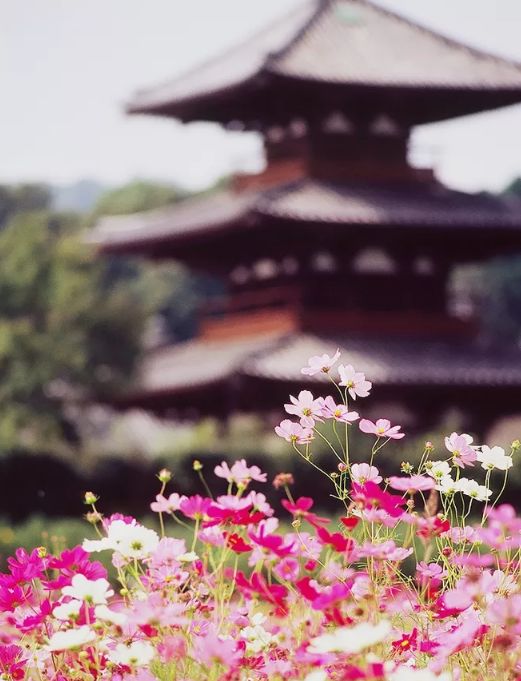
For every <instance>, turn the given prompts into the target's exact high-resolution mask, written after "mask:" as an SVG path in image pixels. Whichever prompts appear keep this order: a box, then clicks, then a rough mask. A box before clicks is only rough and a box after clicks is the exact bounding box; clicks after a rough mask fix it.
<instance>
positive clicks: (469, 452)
mask: <svg viewBox="0 0 521 681" xmlns="http://www.w3.org/2000/svg"><path fill="white" fill-rule="evenodd" d="M471 443H472V437H471V436H470V435H466V434H465V433H464V434H463V435H458V433H452V434H451V435H450V437H446V438H445V447H446V448H447V449H448V450H449V452H451V453H452V460H453V461H454V463H455V464H456V466H459V467H460V468H465V466H473V465H474V461H475V460H476V458H477V454H476V450H475V449H474V448H473V447H471Z"/></svg>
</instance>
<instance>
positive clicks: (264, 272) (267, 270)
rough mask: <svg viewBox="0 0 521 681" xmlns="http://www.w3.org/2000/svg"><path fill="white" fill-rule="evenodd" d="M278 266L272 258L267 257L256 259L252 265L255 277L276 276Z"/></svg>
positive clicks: (267, 277)
mask: <svg viewBox="0 0 521 681" xmlns="http://www.w3.org/2000/svg"><path fill="white" fill-rule="evenodd" d="M278 271H279V268H278V266H277V263H276V262H275V261H274V260H270V259H269V258H263V259H262V260H257V262H256V263H255V264H254V265H253V273H254V274H255V276H256V277H257V279H273V278H274V277H276V276H277V274H278Z"/></svg>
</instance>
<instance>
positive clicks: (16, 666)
mask: <svg viewBox="0 0 521 681" xmlns="http://www.w3.org/2000/svg"><path fill="white" fill-rule="evenodd" d="M23 656H24V650H23V648H20V647H19V646H16V645H11V644H9V645H0V672H2V674H1V676H2V678H5V679H25V670H24V668H25V665H26V662H27V661H26V660H25V659H24V657H23Z"/></svg>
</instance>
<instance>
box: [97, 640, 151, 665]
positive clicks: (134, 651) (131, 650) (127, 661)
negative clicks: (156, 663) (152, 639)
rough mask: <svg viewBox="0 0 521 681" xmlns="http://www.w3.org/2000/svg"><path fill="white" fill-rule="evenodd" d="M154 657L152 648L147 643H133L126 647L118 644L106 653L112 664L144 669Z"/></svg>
mask: <svg viewBox="0 0 521 681" xmlns="http://www.w3.org/2000/svg"><path fill="white" fill-rule="evenodd" d="M154 655H155V651H154V647H153V646H152V645H151V644H150V643H148V641H133V642H132V643H131V644H130V645H128V646H127V645H125V644H124V643H118V645H117V646H116V647H115V648H114V649H113V650H111V651H110V652H109V653H108V658H109V660H110V661H111V662H114V664H124V665H128V666H129V667H133V666H134V667H136V666H138V667H144V666H145V665H147V664H148V663H149V662H150V661H151V660H152V658H153V657H154Z"/></svg>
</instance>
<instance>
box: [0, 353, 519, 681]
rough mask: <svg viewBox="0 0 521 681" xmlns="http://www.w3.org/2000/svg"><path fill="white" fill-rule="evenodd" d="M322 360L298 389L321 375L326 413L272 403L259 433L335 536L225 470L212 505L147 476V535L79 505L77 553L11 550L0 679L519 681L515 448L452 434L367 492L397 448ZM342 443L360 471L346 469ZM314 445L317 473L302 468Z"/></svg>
mask: <svg viewBox="0 0 521 681" xmlns="http://www.w3.org/2000/svg"><path fill="white" fill-rule="evenodd" d="M339 360H340V357H339V355H338V353H336V354H335V355H334V356H332V357H329V356H328V355H322V356H320V357H312V358H310V360H309V363H308V366H307V367H304V368H303V369H302V372H303V374H306V375H314V374H325V375H326V377H327V378H328V379H329V381H330V389H329V390H328V391H327V392H329V393H330V394H329V395H325V396H323V397H315V396H314V395H313V394H311V392H309V391H306V390H304V391H301V392H300V393H299V395H298V396H291V398H290V401H289V402H288V404H286V405H285V410H286V412H287V415H288V416H289V417H290V418H286V419H284V420H282V422H281V423H280V425H279V426H277V428H276V429H275V430H276V433H277V434H278V435H279V436H280V437H282V438H284V439H285V440H287V441H288V447H291V448H293V450H294V452H295V456H296V457H300V458H301V459H302V466H313V467H314V468H315V470H316V475H317V476H326V477H327V478H328V480H329V482H330V484H331V496H332V497H333V498H334V499H335V500H336V502H337V503H338V516H337V517H336V518H335V519H331V518H327V517H322V516H321V515H319V514H318V513H317V512H315V510H314V508H315V506H320V502H321V500H320V499H313V498H311V497H307V496H306V497H299V498H295V497H294V496H293V494H292V483H293V476H292V475H291V474H288V473H284V472H282V471H281V472H280V473H279V474H278V475H277V476H276V477H275V478H274V480H272V481H268V480H267V475H266V474H265V473H264V472H263V471H262V470H261V469H260V468H259V467H258V466H249V465H248V464H247V463H246V461H245V460H239V461H236V462H234V463H233V464H231V465H230V464H229V463H227V462H224V461H223V462H222V463H221V464H219V465H217V466H216V467H215V469H214V471H213V472H212V475H215V476H217V477H218V478H220V479H221V481H222V480H225V481H226V482H227V484H228V489H227V493H226V494H224V495H220V496H217V497H216V498H214V496H213V494H212V491H211V488H212V483H211V479H210V478H209V477H208V476H206V475H205V473H206V472H205V471H204V470H203V467H202V465H201V464H200V463H199V462H198V461H194V465H193V468H194V473H195V475H197V476H198V477H199V478H200V482H201V490H202V492H203V493H202V494H200V495H192V496H183V495H180V494H179V493H177V492H176V491H175V489H174V490H173V491H172V488H173V487H174V483H175V477H174V478H173V479H172V475H171V473H170V472H169V471H168V470H162V471H160V473H159V475H158V478H159V485H160V489H159V491H158V494H157V496H156V498H155V500H153V501H152V503H151V510H152V511H153V512H154V513H156V514H157V517H158V521H159V527H160V531H159V532H156V531H155V530H153V529H149V528H147V527H145V526H143V525H142V524H140V523H139V522H138V521H137V520H136V519H134V518H132V517H128V516H122V515H112V516H110V517H104V516H103V515H102V513H101V512H100V511H101V507H98V499H97V497H96V495H95V494H94V493H91V492H87V493H86V495H85V502H86V504H87V505H88V506H89V511H88V513H87V520H88V522H89V523H90V524H91V525H92V527H93V528H95V530H96V532H97V534H98V538H97V539H85V540H84V541H83V543H82V544H81V545H78V546H76V547H71V548H69V549H66V550H63V551H61V552H57V553H56V555H50V554H49V553H48V552H47V551H46V550H45V549H43V548H38V547H36V548H34V549H33V550H32V551H26V550H24V549H18V550H17V551H16V553H15V555H14V556H12V557H11V558H9V559H8V569H7V571H6V572H5V573H4V574H0V679H2V680H3V681H6V680H11V679H34V680H40V681H42V680H44V679H45V680H46V679H50V680H52V681H67V680H69V679H71V680H72V679H81V680H83V681H87V680H94V679H112V680H113V681H123V680H127V679H128V680H131V679H135V680H136V681H153V680H154V679H159V680H162V681H174V680H175V681H199V680H203V679H204V680H205V681H206V680H209V681H217V680H222V681H250V680H252V681H253V680H255V681H256V680H261V681H264V680H268V679H270V681H286V680H287V681H291V680H300V679H302V680H305V681H323V680H325V679H335V680H338V681H356V680H359V679H360V680H364V679H365V680H367V681H434V680H435V679H439V680H440V681H460V680H461V681H470V680H476V681H478V680H480V679H485V680H488V679H495V680H497V681H499V680H501V681H503V680H504V681H508V680H510V681H515V680H518V681H519V680H521V589H520V585H521V580H520V575H519V565H520V563H519V556H520V546H521V519H520V518H518V517H517V516H516V514H515V511H514V509H513V508H512V507H511V506H508V505H505V504H502V503H501V494H502V492H503V491H504V490H505V487H506V485H507V479H508V473H509V469H510V468H511V467H512V466H513V463H514V462H513V459H514V457H515V456H516V452H517V450H518V449H520V447H521V445H520V444H519V443H518V442H515V443H513V445H512V450H511V452H509V453H506V452H505V451H504V450H503V449H502V448H500V447H488V446H486V445H482V446H479V445H477V444H476V443H474V442H473V440H472V438H471V437H470V436H469V435H466V434H458V433H452V434H450V435H449V436H447V437H446V439H445V449H444V451H443V452H436V451H435V450H434V449H433V446H432V445H431V444H430V443H426V444H425V448H424V451H423V456H422V457H421V459H420V462H419V464H418V465H416V466H414V467H413V466H412V465H411V464H410V463H408V462H402V463H401V465H400V466H398V465H397V470H396V475H393V476H390V477H389V478H385V479H384V478H383V476H382V475H380V472H379V468H378V461H379V459H380V458H381V457H389V456H392V457H393V458H394V459H397V460H399V441H400V440H401V439H402V438H403V437H404V433H403V432H402V431H401V427H400V426H399V425H396V424H391V423H390V422H389V421H388V420H387V419H385V418H381V419H377V420H376V421H375V422H373V421H370V420H368V419H366V418H361V417H360V414H359V412H358V409H359V404H360V402H361V401H362V400H363V398H364V397H366V396H367V395H369V393H370V391H371V390H372V385H371V383H370V381H368V380H367V379H366V377H365V376H364V375H363V374H362V373H360V372H357V371H356V370H355V369H354V368H353V367H352V366H351V365H343V364H338V362H339ZM325 385H327V383H326V384H325ZM355 406H356V410H355V408H354V407H355ZM325 422H329V423H330V424H332V426H333V427H332V430H331V429H329V428H328V429H327V430H326V429H324V427H323V426H324V424H325ZM353 428H358V429H359V430H360V431H361V432H362V433H363V434H364V437H365V442H366V443H367V456H366V461H365V462H364V463H351V460H350V452H349V441H350V438H349V433H350V430H351V429H353ZM325 432H327V433H329V432H332V433H333V434H334V437H333V438H331V439H328V437H329V436H326V435H325ZM324 440H325V441H326V442H327V446H328V448H329V451H330V460H329V466H328V467H323V466H322V465H319V464H318V463H317V460H315V458H314V456H313V445H314V443H315V442H316V441H324ZM268 484H272V485H274V486H275V488H276V489H277V490H278V491H279V493H280V507H279V508H278V509H274V508H272V506H271V505H270V504H269V503H268V501H267V499H266V495H265V494H264V493H263V486H264V488H265V486H266V485H268ZM102 555H104V556H109V557H110V559H111V564H112V569H111V571H110V574H109V573H108V572H107V570H106V568H105V567H104V566H103V564H102V563H101V562H100V561H99V560H98V558H99V557H100V556H102Z"/></svg>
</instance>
